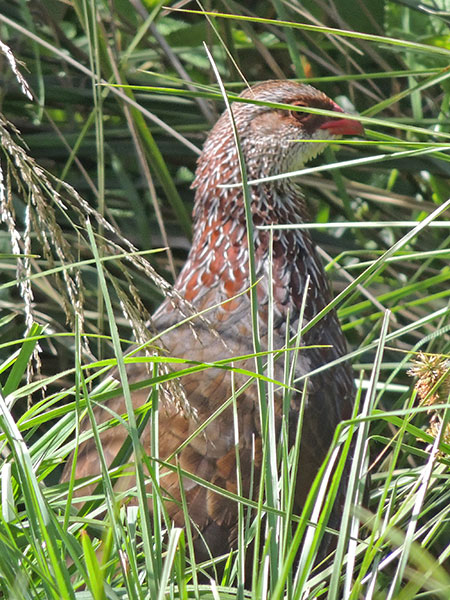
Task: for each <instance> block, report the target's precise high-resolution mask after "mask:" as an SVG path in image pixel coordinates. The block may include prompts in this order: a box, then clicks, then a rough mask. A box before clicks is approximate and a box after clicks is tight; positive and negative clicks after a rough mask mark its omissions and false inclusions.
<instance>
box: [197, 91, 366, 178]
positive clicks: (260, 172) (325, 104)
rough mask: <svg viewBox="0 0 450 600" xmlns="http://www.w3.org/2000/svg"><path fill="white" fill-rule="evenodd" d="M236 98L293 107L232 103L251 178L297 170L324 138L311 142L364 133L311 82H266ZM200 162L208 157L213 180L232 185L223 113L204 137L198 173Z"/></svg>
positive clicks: (232, 152)
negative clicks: (214, 171) (211, 167)
mask: <svg viewBox="0 0 450 600" xmlns="http://www.w3.org/2000/svg"><path fill="white" fill-rule="evenodd" d="M241 98H248V99H249V100H250V101H252V100H256V101H259V102H270V103H274V104H285V105H290V106H291V107H292V110H287V109H283V108H274V107H271V106H266V105H262V104H252V103H246V102H234V103H233V104H232V111H233V117H234V121H235V123H236V128H237V132H238V136H239V140H240V143H241V146H242V149H243V153H244V157H245V160H246V168H247V172H248V176H249V177H250V178H260V177H268V176H270V175H275V174H279V173H283V172H288V171H292V170H295V169H300V168H301V167H302V166H303V165H304V164H305V163H306V162H308V161H309V160H310V159H311V158H314V157H315V156H317V154H319V153H320V152H322V151H323V150H324V148H325V147H326V142H324V143H320V142H317V143H314V141H313V140H329V139H336V138H338V137H340V136H341V135H362V134H363V133H364V129H363V127H362V125H361V123H360V122H359V121H357V120H353V119H348V118H346V117H345V116H343V110H342V108H341V107H340V106H338V105H337V104H336V103H335V102H333V100H331V99H330V98H328V96H326V95H325V94H324V93H323V92H320V91H319V90H316V89H315V88H313V87H312V86H310V85H305V84H299V83H294V82H291V81H276V80H274V81H266V82H264V83H262V84H259V85H255V86H253V87H252V88H249V89H246V90H245V91H244V92H242V94H241ZM302 108H313V109H322V110H327V111H332V112H333V113H336V116H329V115H320V114H313V113H309V112H304V111H302V110H301V109H302ZM302 140H304V142H303V143H302ZM204 160H207V161H209V164H210V165H212V164H214V167H215V169H217V173H215V174H214V175H215V176H214V177H213V178H214V179H216V178H220V179H221V182H222V183H231V182H232V180H233V179H234V180H236V178H237V177H238V168H237V167H238V163H237V153H236V144H235V140H234V136H233V129H232V125H231V121H230V116H229V114H228V112H227V111H225V112H224V114H223V115H222V116H221V118H220V119H219V121H218V122H217V123H216V125H215V127H214V128H213V129H212V131H211V133H210V134H209V136H208V139H207V140H206V143H205V146H204V150H203V157H201V158H200V161H199V171H201V166H202V162H204ZM211 175H213V174H212V173H211Z"/></svg>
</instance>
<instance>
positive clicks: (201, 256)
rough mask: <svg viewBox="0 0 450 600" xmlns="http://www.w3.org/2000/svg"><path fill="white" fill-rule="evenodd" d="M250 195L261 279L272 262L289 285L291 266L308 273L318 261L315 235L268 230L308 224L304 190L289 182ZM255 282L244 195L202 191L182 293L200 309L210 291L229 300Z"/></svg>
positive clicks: (261, 187) (275, 274) (274, 270)
mask: <svg viewBox="0 0 450 600" xmlns="http://www.w3.org/2000/svg"><path fill="white" fill-rule="evenodd" d="M250 191H251V213H252V220H253V245H252V251H253V252H254V256H255V264H256V275H257V276H258V277H260V276H263V275H264V274H266V273H267V268H268V263H269V260H271V262H272V267H271V268H272V273H273V278H274V281H277V280H278V281H282V280H285V279H286V264H285V263H286V260H288V261H292V262H293V263H298V264H291V265H289V269H290V271H291V272H293V273H294V272H295V271H298V272H302V271H304V269H305V265H304V264H303V262H304V261H305V257H307V256H309V257H311V256H314V255H315V253H314V248H313V244H312V241H311V238H310V236H309V234H307V233H306V232H305V231H304V230H303V231H302V230H298V229H292V228H291V229H278V228H275V229H273V230H272V231H271V230H270V229H266V228H264V226H278V225H293V224H299V223H302V222H304V221H305V220H307V212H306V208H305V204H304V200H303V197H302V195H301V193H300V190H299V189H298V187H297V186H296V185H295V184H294V183H292V182H283V184H282V185H280V186H278V187H276V186H273V185H271V186H268V185H258V186H250ZM261 227H263V228H261ZM295 267H297V268H295ZM249 280H250V277H249V244H248V232H247V223H246V215H245V204H244V198H243V194H242V190H241V189H240V188H237V187H236V188H226V187H219V186H216V187H213V186H212V187H209V188H200V189H197V194H196V202H195V206H194V239H193V244H192V248H191V251H190V254H189V257H188V261H187V263H186V265H185V267H184V269H183V271H182V273H181V274H180V277H179V278H178V281H177V284H176V287H177V288H178V290H179V291H180V292H181V293H182V295H184V296H185V297H186V299H187V300H189V301H192V302H194V303H195V301H196V298H197V296H198V294H199V291H200V290H201V289H204V288H205V287H206V288H213V287H219V288H220V292H221V293H220V296H221V298H223V299H225V298H226V297H232V296H234V295H236V294H239V293H240V292H243V291H244V290H246V289H247V288H248V287H249V285H250V281H249ZM299 283H300V282H299Z"/></svg>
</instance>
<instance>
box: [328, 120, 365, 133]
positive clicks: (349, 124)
mask: <svg viewBox="0 0 450 600" xmlns="http://www.w3.org/2000/svg"><path fill="white" fill-rule="evenodd" d="M319 129H328V131H329V132H330V133H331V134H332V135H364V127H363V126H362V125H361V123H360V122H359V121H356V120H354V119H330V120H329V121H325V123H322V125H320V127H319Z"/></svg>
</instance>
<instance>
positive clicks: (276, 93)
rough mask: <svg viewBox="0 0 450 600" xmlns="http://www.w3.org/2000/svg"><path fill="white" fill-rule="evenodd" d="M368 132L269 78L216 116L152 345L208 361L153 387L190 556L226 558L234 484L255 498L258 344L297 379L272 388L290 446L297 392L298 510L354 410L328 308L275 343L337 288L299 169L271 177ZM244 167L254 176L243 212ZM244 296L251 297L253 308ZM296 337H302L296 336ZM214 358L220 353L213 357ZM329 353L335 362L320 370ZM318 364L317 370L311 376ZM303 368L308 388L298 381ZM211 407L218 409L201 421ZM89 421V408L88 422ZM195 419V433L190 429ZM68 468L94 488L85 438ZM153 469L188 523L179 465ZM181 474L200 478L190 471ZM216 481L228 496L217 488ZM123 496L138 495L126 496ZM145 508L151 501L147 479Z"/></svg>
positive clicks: (108, 443)
mask: <svg viewBox="0 0 450 600" xmlns="http://www.w3.org/2000/svg"><path fill="white" fill-rule="evenodd" d="M274 105H275V106H274ZM302 109H306V110H302ZM309 109H313V111H314V109H321V110H325V111H329V112H328V114H320V113H317V112H310V111H309ZM230 111H231V113H232V115H233V119H231V117H230ZM330 111H331V113H332V114H330ZM363 132H364V130H363V127H362V125H361V123H360V122H359V121H358V120H357V119H351V118H349V117H348V115H345V114H343V110H342V109H341V108H340V107H339V106H338V105H337V104H336V103H335V102H334V101H333V100H331V99H330V98H329V97H327V96H326V95H325V94H324V93H323V92H321V91H319V90H317V89H315V88H314V87H312V86H311V85H308V84H303V83H296V82H294V81H289V80H269V81H265V82H263V83H260V84H256V85H254V86H252V87H247V88H246V89H245V90H244V91H243V92H242V93H241V94H240V96H239V98H237V99H236V100H235V101H234V102H233V103H232V104H231V108H230V109H229V110H225V112H224V113H223V114H222V116H221V117H220V118H219V119H218V121H217V122H216V124H215V125H214V127H213V128H212V130H211V131H210V133H209V135H208V136H207V139H206V141H205V143H204V147H203V151H202V153H201V155H200V157H199V159H198V162H197V168H196V173H195V178H194V181H193V184H192V187H193V188H194V189H195V199H194V208H193V241H192V246H191V249H190V252H189V255H188V258H187V261H186V263H185V264H184V267H183V268H182V270H181V271H180V273H179V275H178V278H177V279H176V282H175V284H174V286H173V293H172V294H170V295H168V296H167V297H166V299H165V300H164V301H163V302H162V304H161V306H160V307H159V308H158V309H157V310H156V312H155V314H154V316H153V319H152V326H153V328H154V330H155V331H156V332H158V339H157V343H158V345H159V346H160V348H161V350H160V351H161V352H162V353H164V355H165V356H166V357H173V359H174V361H173V364H172V363H170V360H169V361H168V362H169V369H170V370H171V371H173V372H174V373H175V374H176V373H178V372H179V371H180V370H181V369H183V368H184V367H185V366H186V364H185V363H184V362H182V361H179V359H185V360H186V361H188V364H189V365H199V364H203V363H206V365H208V368H200V369H193V370H192V371H191V372H189V373H188V374H183V375H182V376H180V378H179V381H177V384H176V385H175V386H174V387H173V388H171V390H169V391H167V393H163V394H160V395H159V403H160V406H159V410H158V413H159V414H158V419H159V423H158V429H159V456H158V460H161V461H166V460H167V459H170V460H171V461H172V464H174V465H175V464H176V465H177V466H179V467H180V468H181V469H182V471H183V472H184V473H185V476H184V477H183V490H184V495H185V501H186V504H187V509H188V515H189V519H190V521H191V524H192V525H193V527H192V531H193V539H194V549H195V554H196V559H197V560H207V559H208V558H209V557H210V556H213V557H217V556H221V555H224V554H226V553H228V552H230V550H233V549H234V548H235V547H236V543H237V535H238V507H237V502H236V501H235V500H234V499H233V497H232V494H236V493H237V492H238V491H239V490H240V493H241V494H242V495H243V496H244V497H247V498H250V496H251V498H253V500H255V499H257V497H258V490H259V481H260V478H261V471H262V463H263V452H264V435H263V431H262V428H263V421H262V416H261V409H260V399H259V394H258V389H257V383H255V382H253V383H252V382H250V383H249V375H248V373H251V372H255V371H256V370H257V367H256V366H255V356H254V355H255V352H256V350H259V352H260V354H259V356H260V358H261V357H262V364H263V365H264V364H265V363H268V362H270V361H269V360H268V358H269V354H270V352H271V351H272V350H273V351H275V350H277V351H278V350H279V351H281V352H279V354H278V355H277V356H276V358H274V359H273V360H272V365H273V366H272V370H271V372H270V373H269V374H268V373H267V372H266V373H265V375H266V377H267V381H269V380H275V381H276V382H283V381H285V380H286V376H285V369H286V368H288V369H289V368H291V369H293V374H294V376H293V384H292V387H293V388H294V391H291V394H290V395H288V396H286V394H284V393H283V387H282V386H278V387H277V386H275V388H274V389H275V392H274V399H275V400H274V408H273V411H274V419H275V425H274V430H275V432H276V436H277V438H278V439H280V438H281V437H282V435H287V437H288V444H289V446H291V447H292V445H293V444H294V441H295V434H296V431H297V425H298V419H299V414H300V410H301V405H302V402H304V412H303V421H302V429H301V443H300V452H299V462H298V471H297V479H296V483H295V494H294V496H295V497H294V506H293V509H294V513H295V514H299V513H300V511H301V509H302V507H303V505H304V502H305V499H306V497H307V494H308V491H309V489H310V487H311V484H312V482H313V480H314V478H315V476H316V474H317V472H318V470H319V468H320V467H321V465H322V463H323V461H324V459H325V457H326V455H327V451H328V449H329V447H330V444H331V442H332V439H333V435H334V433H335V430H336V427H337V426H338V424H339V423H341V422H342V421H343V420H345V419H348V418H350V417H351V415H352V410H353V397H354V379H353V374H352V368H351V365H350V364H349V362H348V361H346V360H345V355H346V353H347V348H346V342H345V338H344V335H343V333H342V330H341V327H340V324H339V321H338V318H337V315H336V312H335V310H333V309H332V310H329V312H327V313H326V314H325V316H323V318H321V319H320V320H319V321H318V322H317V323H315V324H314V326H312V327H310V328H309V329H308V330H307V332H306V333H305V334H304V335H302V338H301V340H300V348H299V349H298V351H297V352H296V353H295V354H294V353H293V352H289V351H285V352H282V350H283V349H285V348H286V347H287V346H288V345H289V340H291V339H296V337H295V336H297V334H298V331H299V328H300V327H302V326H303V325H306V324H307V323H309V322H310V321H311V320H312V319H314V318H315V317H316V315H317V314H318V313H319V312H320V311H322V310H323V309H324V308H325V307H326V306H327V305H328V304H329V303H330V301H331V300H332V295H331V291H330V285H329V282H328V280H327V277H326V274H325V271H324V267H323V265H322V262H321V259H320V257H319V254H318V252H317V248H316V246H315V244H314V242H313V240H312V238H311V236H310V234H309V232H308V230H307V229H302V228H301V225H302V224H304V223H306V222H308V221H309V220H310V216H309V211H308V206H307V198H306V195H305V192H304V191H303V190H302V187H301V177H300V178H299V179H296V178H293V177H289V176H284V177H278V178H277V177H276V176H280V175H282V174H286V173H290V172H292V171H295V170H299V169H301V168H302V167H303V166H304V165H305V163H306V162H307V161H309V160H310V159H311V158H313V157H315V156H317V155H318V154H320V153H321V152H322V151H323V150H324V148H325V147H326V145H327V141H328V140H334V139H337V138H338V137H340V136H341V135H353V136H358V135H362V134H363ZM235 136H236V137H237V139H238V141H239V147H238V144H237V142H236V139H235ZM315 140H318V141H317V142H316V141H315ZM240 156H241V161H243V165H244V166H242V164H241V163H240ZM242 168H243V169H244V170H245V173H246V179H247V181H248V185H247V189H248V198H247V199H248V202H247V208H248V207H249V208H250V211H249V213H248V214H246V202H245V192H244V186H243V185H242ZM249 219H250V220H251V227H249V226H248V220H249ZM278 226H288V227H285V228H283V227H278ZM271 227H272V228H271ZM249 235H251V239H249ZM251 256H252V260H253V266H251ZM252 269H253V277H252ZM252 302H253V307H254V308H255V307H256V310H255V309H254V310H253V313H252ZM252 315H253V317H252ZM255 315H256V316H255ZM252 318H253V320H252ZM255 320H256V322H257V329H258V335H257V340H259V342H257V343H258V344H259V346H258V347H257V348H256V347H255V340H254V324H253V323H254V322H255ZM300 321H301V322H300ZM295 343H296V345H297V346H298V345H299V341H298V340H297V341H296V342H295ZM272 355H273V352H272ZM293 356H294V357H295V359H292V357H293ZM339 359H342V360H339ZM219 360H222V361H224V362H223V363H222V364H221V365H219V366H217V365H216V366H214V364H216V363H217V361H219ZM292 360H295V362H294V364H293V365H291V364H290V361H292ZM177 361H178V362H177ZM233 361H236V362H233ZM334 361H337V362H336V364H334V365H333V366H330V367H329V368H324V369H322V370H320V369H321V367H325V366H326V365H327V364H328V363H332V362H333V363H334ZM234 367H238V369H234V370H233V368H234ZM316 370H319V372H318V373H316V374H315V373H314V371H316ZM310 373H311V376H309V374H310ZM127 377H128V380H129V382H130V384H131V386H132V387H133V384H135V383H137V382H139V381H142V380H145V379H148V378H149V373H148V370H147V369H146V366H145V364H142V362H136V363H133V364H129V365H128V366H127ZM305 378H306V379H307V388H306V390H303V385H304V381H305ZM296 382H297V383H296ZM135 387H137V388H139V386H135ZM233 395H234V396H235V397H234V402H233ZM131 397H132V403H133V407H134V409H135V410H136V409H138V408H139V407H142V406H144V405H146V403H147V401H148V397H149V390H148V389H145V388H143V389H134V391H133V392H132V396H131ZM286 397H288V401H287V402H288V404H287V407H286V400H285V398H286ZM227 402H228V406H226V407H225V408H223V406H224V404H225V403H227ZM233 403H234V404H235V407H236V411H235V415H237V416H235V415H234V413H233V410H234V409H233ZM221 408H223V410H222V411H221V410H220V409H221ZM216 411H217V413H218V414H217V415H216V416H215V418H213V419H212V420H211V422H209V423H207V424H206V426H205V425H204V424H205V423H206V421H207V420H208V419H210V418H211V417H212V415H214V413H216ZM125 412H126V408H125V401H124V398H123V396H122V395H120V394H117V395H116V397H114V398H110V399H109V400H107V401H106V402H105V403H104V404H101V405H98V406H96V407H95V408H94V418H95V419H96V422H97V424H98V425H100V424H102V423H105V422H106V421H108V420H109V419H111V416H112V415H114V414H118V415H123V414H124V413H125ZM283 415H284V416H283ZM284 418H287V420H288V429H287V434H286V430H283V431H284V434H283V432H282V422H283V419H284ZM89 427H90V424H89V420H87V419H85V420H84V421H83V422H82V424H81V429H82V431H86V430H88V429H89ZM198 429H200V430H201V432H200V433H198V434H197V435H193V434H194V433H195V432H196V431H197V430H198ZM127 435H128V434H127V429H126V428H125V427H124V426H123V425H120V424H119V425H116V426H114V427H111V428H109V429H106V430H105V431H103V432H102V433H101V436H100V439H101V444H102V448H103V453H104V456H105V459H106V463H107V464H108V465H111V464H112V462H113V460H114V459H115V458H116V457H117V455H118V453H119V451H120V450H121V448H123V446H124V444H125V442H126V440H127ZM150 437H151V433H150V430H149V427H148V426H147V427H146V428H145V429H144V431H143V433H142V436H141V440H142V445H143V448H144V449H146V452H147V454H150V447H151V446H150ZM187 440H188V443H186V441H187ZM180 447H181V449H180ZM236 450H238V453H237V452H236ZM237 455H238V456H239V463H240V465H239V469H240V473H241V480H240V481H241V483H240V487H239V485H238V484H239V478H238V474H237V473H238V471H237V464H236V461H237V458H236V457H237ZM150 458H151V456H150ZM130 461H131V462H132V461H133V457H131V458H130ZM162 464H164V462H163V463H162ZM74 468H75V478H76V480H77V481H80V482H81V484H80V485H78V486H77V488H76V495H77V494H78V495H83V494H86V493H88V492H89V491H92V490H93V486H92V484H91V485H90V486H87V485H84V486H83V482H85V481H87V480H89V478H92V477H95V476H96V475H99V474H100V472H101V467H100V461H99V456H98V450H97V446H96V444H95V443H94V441H93V439H92V438H91V439H88V440H87V441H84V442H83V443H81V444H80V446H79V449H78V453H77V456H76V465H75V467H74ZM71 470H72V461H71V460H69V461H68V462H67V464H66V467H65V469H64V473H63V476H62V480H63V481H66V482H67V481H69V479H70V474H71ZM161 473H162V475H161V486H162V488H163V490H164V498H165V500H164V501H165V508H166V510H167V514H168V517H169V519H170V521H171V523H172V524H174V525H176V526H179V527H184V526H185V520H184V519H185V513H184V511H183V508H182V501H181V500H182V497H181V492H180V487H179V486H180V478H179V473H177V471H176V469H168V468H164V467H163V468H162V471H161ZM189 473H192V474H193V475H194V476H195V478H193V479H189V476H188V474H189ZM133 482H134V483H135V480H134V479H133V476H132V475H131V476H129V477H118V478H117V481H116V482H115V487H114V489H115V490H116V491H117V492H124V491H126V490H127V489H128V488H131V487H132V486H133ZM202 482H206V483H207V484H209V485H205V484H204V483H202ZM220 489H223V490H225V491H226V492H227V494H226V495H221V494H220V491H219V492H218V491H217V490H220ZM129 502H133V497H131V495H130V498H129ZM148 506H149V510H150V511H152V506H153V505H152V493H151V487H149V504H148Z"/></svg>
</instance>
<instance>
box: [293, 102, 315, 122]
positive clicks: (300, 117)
mask: <svg viewBox="0 0 450 600" xmlns="http://www.w3.org/2000/svg"><path fill="white" fill-rule="evenodd" d="M293 106H306V104H303V102H295V103H294V104H293ZM290 114H291V116H292V117H294V119H296V120H297V121H299V122H300V123H304V122H305V121H306V119H308V117H310V116H311V113H306V112H302V111H299V110H291V111H290Z"/></svg>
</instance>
